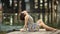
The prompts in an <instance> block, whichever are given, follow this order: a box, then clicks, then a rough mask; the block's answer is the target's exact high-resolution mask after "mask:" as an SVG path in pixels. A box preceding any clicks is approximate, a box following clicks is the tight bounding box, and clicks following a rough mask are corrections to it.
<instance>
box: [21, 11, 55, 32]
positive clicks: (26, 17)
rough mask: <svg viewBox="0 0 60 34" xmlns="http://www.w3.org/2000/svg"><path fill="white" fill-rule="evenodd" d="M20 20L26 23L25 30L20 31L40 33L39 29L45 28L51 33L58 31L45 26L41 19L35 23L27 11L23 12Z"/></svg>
mask: <svg viewBox="0 0 60 34" xmlns="http://www.w3.org/2000/svg"><path fill="white" fill-rule="evenodd" d="M20 19H21V20H24V21H25V24H24V27H23V29H20V31H27V28H28V31H31V32H34V31H39V27H43V28H45V29H46V30H49V31H56V29H54V28H52V27H49V26H47V25H45V24H44V22H43V21H42V20H41V19H39V20H38V21H37V22H36V23H34V21H33V18H32V17H31V16H30V15H29V14H28V12H27V11H23V12H21V15H20Z"/></svg>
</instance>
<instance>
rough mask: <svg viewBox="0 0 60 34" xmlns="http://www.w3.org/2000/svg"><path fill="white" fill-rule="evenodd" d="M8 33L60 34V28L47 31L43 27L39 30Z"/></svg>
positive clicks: (11, 33) (10, 33)
mask: <svg viewBox="0 0 60 34" xmlns="http://www.w3.org/2000/svg"><path fill="white" fill-rule="evenodd" d="M7 34H60V30H58V31H56V32H52V31H45V30H43V29H41V30H40V31H39V32H20V31H14V32H9V33H7Z"/></svg>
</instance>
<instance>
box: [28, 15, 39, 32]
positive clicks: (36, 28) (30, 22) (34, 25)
mask: <svg viewBox="0 0 60 34" xmlns="http://www.w3.org/2000/svg"><path fill="white" fill-rule="evenodd" d="M28 16H29V18H28V24H27V26H28V31H31V30H32V31H34V32H35V31H39V25H38V24H37V23H34V21H33V18H32V17H31V16H30V15H28Z"/></svg>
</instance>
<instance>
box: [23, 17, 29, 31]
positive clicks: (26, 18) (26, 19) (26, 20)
mask: <svg viewBox="0 0 60 34" xmlns="http://www.w3.org/2000/svg"><path fill="white" fill-rule="evenodd" d="M27 22H28V16H25V24H24V27H23V28H25V29H26V30H27Z"/></svg>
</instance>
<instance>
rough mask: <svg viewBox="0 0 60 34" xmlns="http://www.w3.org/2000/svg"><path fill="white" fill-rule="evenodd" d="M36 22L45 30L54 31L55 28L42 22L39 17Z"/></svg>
mask: <svg viewBox="0 0 60 34" xmlns="http://www.w3.org/2000/svg"><path fill="white" fill-rule="evenodd" d="M37 23H38V24H39V26H41V27H43V28H45V29H46V30H47V31H56V30H57V29H55V28H52V27H49V26H47V25H46V24H44V22H43V21H42V20H41V19H40V20H38V21H37Z"/></svg>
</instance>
